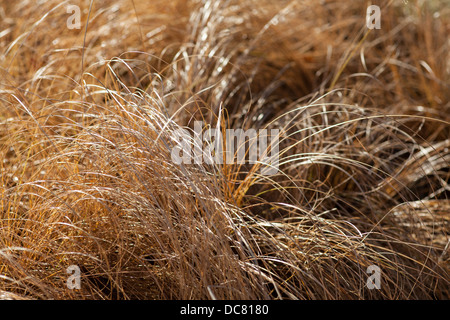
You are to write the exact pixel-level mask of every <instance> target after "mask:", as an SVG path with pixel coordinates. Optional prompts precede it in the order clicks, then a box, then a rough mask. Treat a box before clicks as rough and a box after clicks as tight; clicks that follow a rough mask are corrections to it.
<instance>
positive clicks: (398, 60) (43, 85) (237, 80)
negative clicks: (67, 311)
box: [0, 0, 450, 299]
mask: <svg viewBox="0 0 450 320" xmlns="http://www.w3.org/2000/svg"><path fill="white" fill-rule="evenodd" d="M68 4H73V5H79V6H80V8H81V11H82V19H81V25H82V28H81V29H80V30H77V29H74V30H69V29H68V28H67V27H66V20H67V19H68V17H69V16H70V14H68V13H67V12H66V6H67V5H68ZM91 4H92V6H91ZM370 4H371V3H369V2H368V1H338V0H324V1H321V2H320V5H319V3H318V1H312V0H303V1H266V0H263V1H261V0H242V1H234V0H231V1H214V0H203V1H184V0H170V1H169V0H165V1H159V0H157V1H153V0H152V1H144V0H142V1H140V0H104V1H99V0H94V1H92V2H91V1H89V0H83V1H80V0H71V1H66V2H60V1H57V0H49V1H40V2H39V3H38V2H37V1H36V2H35V1H26V0H21V1H6V0H5V1H1V2H0V15H1V20H0V21H1V22H0V23H1V27H0V50H1V51H0V74H1V77H0V78H1V81H0V180H1V184H0V293H1V292H3V293H2V294H1V295H0V297H13V298H33V299H36V298H37V299H380V298H384V299H436V298H437V299H448V298H449V296H450V293H449V282H450V278H449V259H450V257H449V243H450V242H449V230H450V229H449V224H450V201H449V191H450V187H449V178H450V170H449V167H450V166H449V163H450V151H449V148H450V138H449V136H450V134H449V133H450V126H449V121H450V116H449V115H450V113H449V111H450V103H449V93H450V90H449V87H450V81H449V80H450V79H449V75H450V65H449V61H450V59H449V45H450V44H449V42H448V36H447V35H448V34H449V31H450V24H449V21H450V19H449V18H450V15H449V14H450V11H449V6H448V5H446V4H445V1H442V2H441V1H412V0H410V1H408V2H407V3H405V1H400V0H398V1H396V0H394V1H376V2H375V4H378V5H380V7H381V9H382V29H381V30H376V29H375V30H371V31H369V30H368V29H367V28H366V26H365V14H366V8H367V6H368V5H370ZM88 17H89V23H88V25H87V21H88ZM194 120H202V121H204V122H206V123H208V124H210V125H211V126H212V127H216V126H219V127H221V128H222V129H225V128H243V129H248V128H256V129H261V128H276V129H280V130H281V137H280V150H281V152H280V171H279V173H278V174H276V175H273V176H262V175H261V174H260V170H259V169H260V166H263V165H264V164H256V165H253V166H249V165H245V166H238V165H232V164H223V165H214V166H212V165H194V164H192V165H188V164H187V165H177V164H175V163H173V162H172V160H171V156H170V154H171V150H172V148H173V146H174V145H175V142H176V141H175V139H174V137H175V136H174V133H175V132H176V130H177V129H178V128H180V127H186V128H189V127H190V128H192V127H193V122H194ZM373 264H375V265H378V266H379V267H380V268H381V270H382V284H381V289H380V290H369V289H368V288H367V287H366V279H367V278H368V276H369V275H368V274H367V273H366V269H367V267H368V266H369V265H373ZM69 265H78V266H79V267H80V268H81V271H82V278H81V282H82V288H81V290H71V289H69V288H67V286H66V279H67V277H68V274H67V273H66V268H67V267H68V266H69Z"/></svg>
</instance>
